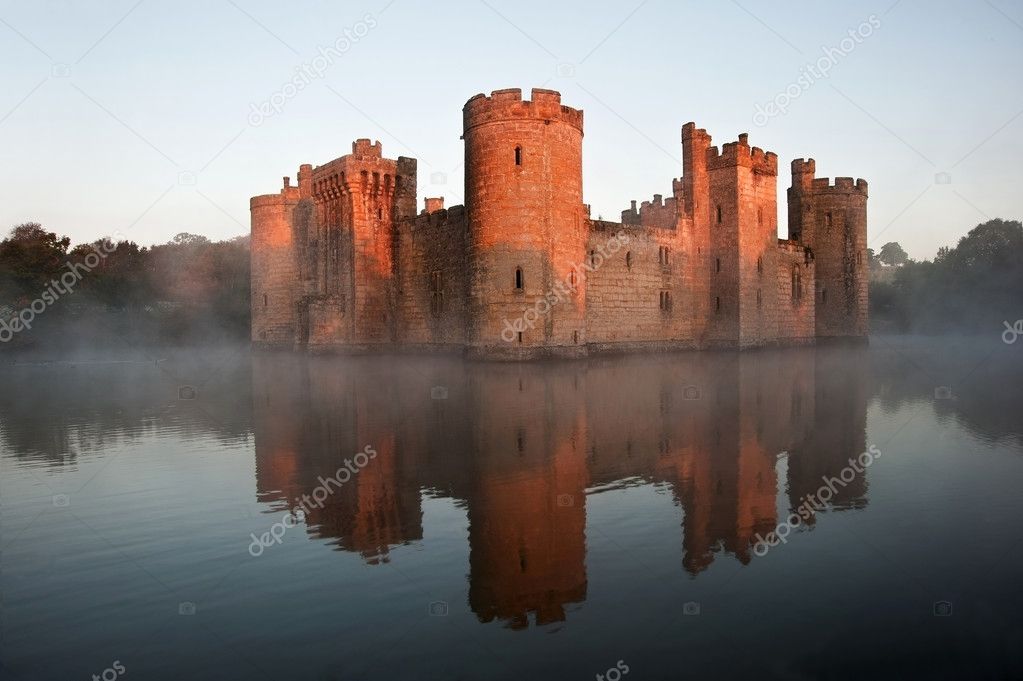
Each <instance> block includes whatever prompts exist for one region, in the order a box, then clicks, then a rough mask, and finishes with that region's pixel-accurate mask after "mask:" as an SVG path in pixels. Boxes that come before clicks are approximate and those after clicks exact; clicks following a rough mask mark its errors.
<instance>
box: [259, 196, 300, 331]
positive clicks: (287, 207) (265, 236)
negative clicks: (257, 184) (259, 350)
mask: <svg viewBox="0 0 1023 681" xmlns="http://www.w3.org/2000/svg"><path fill="white" fill-rule="evenodd" d="M299 200H300V196H299V188H298V187H292V186H291V182H290V179H289V178H287V177H285V178H284V187H283V188H282V189H281V192H280V193H279V194H265V195H263V196H253V197H252V199H251V200H250V201H249V210H250V211H251V214H252V236H251V239H252V241H251V252H250V258H251V274H250V277H251V289H250V290H251V291H252V293H251V297H250V309H251V314H252V323H251V324H252V325H251V329H252V336H251V340H252V342H253V344H255V345H257V346H264V347H282V348H292V347H293V346H294V345H295V343H296V341H298V340H299V338H300V335H301V334H300V328H299V314H298V299H299V297H300V295H301V290H300V282H299V276H298V275H299V266H298V259H297V258H298V252H297V241H298V239H297V235H296V234H295V230H294V229H293V226H292V225H293V221H292V214H293V213H294V211H295V206H297V205H298V203H299Z"/></svg>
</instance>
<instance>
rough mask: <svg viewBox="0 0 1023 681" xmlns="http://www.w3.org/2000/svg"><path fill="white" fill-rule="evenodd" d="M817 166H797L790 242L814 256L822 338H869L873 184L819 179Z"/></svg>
mask: <svg viewBox="0 0 1023 681" xmlns="http://www.w3.org/2000/svg"><path fill="white" fill-rule="evenodd" d="M815 172H816V166H815V164H814V160H813V159H812V158H811V159H809V160H803V159H801V158H798V159H796V160H794V161H793V162H792V186H791V187H790V188H789V190H788V202H789V238H790V239H795V240H798V241H800V242H802V243H803V244H804V245H806V246H809V247H810V248H811V249H812V250H813V254H814V260H815V263H816V281H815V287H814V302H815V308H816V309H815V313H814V316H815V319H816V336H817V337H818V338H866V336H867V334H868V332H869V324H868V319H867V280H868V278H869V265H868V263H867V182H866V181H865V180H856V181H855V182H854V181H853V179H852V178H851V177H836V178H835V182H834V184H831V182H830V181H829V180H828V178H825V177H814V174H815Z"/></svg>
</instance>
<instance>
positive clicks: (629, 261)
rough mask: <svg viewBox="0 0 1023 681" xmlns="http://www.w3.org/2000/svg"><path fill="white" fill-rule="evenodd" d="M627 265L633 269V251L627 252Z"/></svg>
mask: <svg viewBox="0 0 1023 681" xmlns="http://www.w3.org/2000/svg"><path fill="white" fill-rule="evenodd" d="M625 267H626V268H628V269H630V270H631V269H632V251H628V252H626V254H625Z"/></svg>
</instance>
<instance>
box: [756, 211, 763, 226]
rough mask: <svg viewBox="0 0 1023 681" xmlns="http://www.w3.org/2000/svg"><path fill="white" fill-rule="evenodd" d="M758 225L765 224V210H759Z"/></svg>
mask: <svg viewBox="0 0 1023 681" xmlns="http://www.w3.org/2000/svg"><path fill="white" fill-rule="evenodd" d="M757 224H758V225H762V224H764V209H763V208H757Z"/></svg>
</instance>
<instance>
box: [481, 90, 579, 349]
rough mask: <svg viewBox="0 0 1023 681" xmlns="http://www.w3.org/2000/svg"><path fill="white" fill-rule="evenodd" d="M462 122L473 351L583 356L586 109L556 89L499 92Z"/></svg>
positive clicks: (486, 98)
mask: <svg viewBox="0 0 1023 681" xmlns="http://www.w3.org/2000/svg"><path fill="white" fill-rule="evenodd" d="M463 126H464V127H463V130H464V132H463V137H462V139H464V140H465V203H466V210H467V212H468V221H469V315H470V317H469V329H468V332H469V333H468V344H469V348H468V350H469V354H470V355H471V356H491V357H509V358H520V357H530V356H537V355H540V354H555V355H569V356H571V355H580V354H583V353H584V352H585V351H584V347H585V345H584V343H585V310H586V278H585V274H584V272H583V271H582V270H581V267H582V265H583V264H584V260H585V257H586V243H587V236H588V231H589V229H588V228H589V221H588V218H587V215H586V212H585V208H584V206H583V199H582V138H583V112H582V111H579V110H577V109H572V108H570V107H567V106H563V105H562V104H561V94H560V93H558V92H555V91H553V90H541V89H533V91H532V100H531V101H523V99H522V91H521V90H518V89H509V90H496V91H494V92H492V93H491V95H490V96H489V97H486V96H484V95H482V94H479V95H476V96H475V97H473V98H472V99H470V100H469V101H468V102H466V104H465V107H464V108H463Z"/></svg>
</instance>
